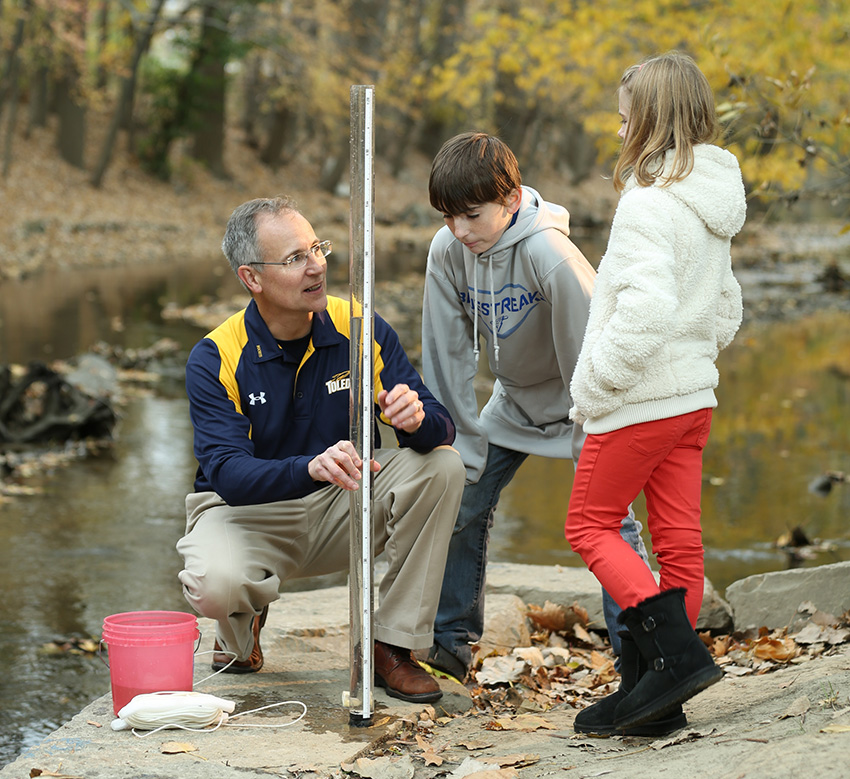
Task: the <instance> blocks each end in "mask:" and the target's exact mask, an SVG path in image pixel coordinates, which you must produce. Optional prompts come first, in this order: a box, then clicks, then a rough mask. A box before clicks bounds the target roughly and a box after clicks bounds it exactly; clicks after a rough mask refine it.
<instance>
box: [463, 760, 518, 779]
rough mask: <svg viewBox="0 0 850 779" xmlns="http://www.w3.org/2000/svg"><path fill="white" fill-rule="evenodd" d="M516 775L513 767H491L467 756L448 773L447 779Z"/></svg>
mask: <svg viewBox="0 0 850 779" xmlns="http://www.w3.org/2000/svg"><path fill="white" fill-rule="evenodd" d="M517 775H518V774H517V772H516V771H515V770H514V769H513V768H496V769H493V768H491V766H490V765H488V764H487V763H482V762H481V761H479V760H475V759H474V758H471V757H467V758H466V759H465V760H464V761H463V762H462V763H461V764H460V765H459V766H458V767H457V768H456V769H455V770H454V771H452V772H451V773H450V774H449V779H515V777H516V776H517Z"/></svg>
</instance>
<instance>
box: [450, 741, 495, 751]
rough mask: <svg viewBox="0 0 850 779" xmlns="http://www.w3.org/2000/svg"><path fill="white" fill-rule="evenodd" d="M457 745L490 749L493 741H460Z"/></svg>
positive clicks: (469, 748) (467, 747)
mask: <svg viewBox="0 0 850 779" xmlns="http://www.w3.org/2000/svg"><path fill="white" fill-rule="evenodd" d="M457 746H459V747H463V748H464V749H468V750H470V751H472V750H473V749H490V748H491V747H492V746H493V742H492V741H458V743H457Z"/></svg>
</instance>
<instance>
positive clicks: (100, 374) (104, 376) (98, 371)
mask: <svg viewBox="0 0 850 779" xmlns="http://www.w3.org/2000/svg"><path fill="white" fill-rule="evenodd" d="M65 381H67V382H68V383H69V384H72V385H73V386H75V387H76V388H77V389H78V390H79V391H80V392H82V393H83V394H84V395H88V396H89V397H90V398H106V399H109V398H112V397H113V396H114V395H115V393H116V392H117V390H118V372H117V371H116V370H115V368H114V367H113V366H112V365H111V364H110V362H109V361H108V360H106V359H104V358H103V357H101V356H100V355H98V354H82V355H80V356H79V357H78V358H77V360H76V365H75V366H73V367H72V368H70V369H69V370H68V372H67V373H66V374H65Z"/></svg>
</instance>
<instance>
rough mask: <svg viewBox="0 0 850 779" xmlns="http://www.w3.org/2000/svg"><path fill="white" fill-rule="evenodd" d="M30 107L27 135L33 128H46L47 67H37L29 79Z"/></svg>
mask: <svg viewBox="0 0 850 779" xmlns="http://www.w3.org/2000/svg"><path fill="white" fill-rule="evenodd" d="M30 84H31V86H30V105H29V121H28V123H27V134H29V133H30V131H31V130H32V129H33V127H47V93H48V89H47V84H48V82H47V65H39V66H38V68H37V69H36V71H35V73H33V75H32V77H31V79H30Z"/></svg>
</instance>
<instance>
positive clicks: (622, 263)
mask: <svg viewBox="0 0 850 779" xmlns="http://www.w3.org/2000/svg"><path fill="white" fill-rule="evenodd" d="M619 109H620V116H621V129H620V132H619V135H620V137H621V138H622V139H623V146H622V151H621V153H620V156H619V159H618V161H617V164H616V167H615V170H614V186H615V188H616V189H617V190H618V191H619V192H620V193H621V197H620V201H619V203H618V206H617V211H616V214H615V216H614V221H613V224H612V227H611V235H610V238H609V242H608V248H607V250H606V252H605V255H604V257H603V258H602V260H601V262H600V265H599V270H598V276H597V279H596V286H595V289H594V294H593V299H592V300H591V305H590V314H589V319H588V325H587V330H586V332H585V336H584V341H583V343H582V349H581V353H580V355H579V359H578V364H577V366H576V370H575V373H574V374H573V379H572V382H571V385H570V390H571V395H572V398H573V402H574V407H573V408H572V409H571V410H570V417H571V418H572V419H573V420H574V421H575V422H576V423H582V424H583V427H584V431H585V433H587V440H586V442H585V444H584V448H583V450H582V453H581V457H580V459H579V463H578V469H577V472H576V478H575V482H574V485H573V489H572V493H571V497H570V505H569V512H568V515H567V519H566V525H565V533H566V538H567V540H568V541H569V543H570V545H571V546H572V548H573V550H574V551H576V552H578V553H579V554H580V555H581V557H582V558H583V559H584V561H585V562H586V563H587V565H588V567H589V568H590V570H591V571H592V572H593V573H594V575H595V576H596V577H597V578H598V579H599V581H600V583H601V584H602V586H603V587H604V588H605V589H606V590H607V591H608V592H609V593H610V594H611V596H612V597H613V598H614V600H615V601H616V602H617V603H618V604H619V605H620V607H621V608H622V609H623V612H622V614H621V615H620V617H619V622H620V624H621V625H622V626H623V628H624V630H623V631H622V632H621V633H620V636H621V637H622V638H623V644H622V655H621V663H622V668H621V672H622V681H621V685H620V689H619V690H618V691H617V692H616V693H614V694H613V695H611V696H608V697H607V698H605V699H603V700H602V701H600V702H599V703H597V704H596V705H594V706H592V707H590V708H588V709H585V710H584V711H582V712H580V714H579V716H578V717H577V718H576V724H575V728H576V730H578V731H580V732H595V733H612V732H619V733H635V734H639V735H656V734H659V733H663V732H665V731H667V732H669V731H670V730H671V729H675V728H676V727H682V726H683V725H684V724H685V723H686V720H685V718H684V714H683V712H682V709H681V704H682V703H683V702H684V701H686V700H687V699H688V698H690V697H692V696H693V695H696V694H697V693H698V692H699V691H700V690H703V689H704V688H706V687H708V686H709V685H711V684H714V683H715V682H717V681H719V680H720V678H721V677H722V676H723V672H722V671H721V670H720V669H719V668H718V667H717V666H716V665H715V663H714V661H713V659H712V657H711V655H710V654H709V652H708V650H707V649H706V648H705V646H704V644H703V643H702V641H701V640H700V638H699V637H698V636H697V634H696V632H695V630H694V628H695V626H696V620H697V616H698V614H699V610H700V605H701V603H702V597H703V588H704V567H703V546H702V530H701V526H700V490H701V485H702V451H703V448H704V447H705V444H706V441H707V439H708V434H709V429H710V426H711V415H712V409H713V408H715V407H716V406H717V399H716V397H715V394H714V388H715V387H716V386H717V384H718V372H717V368H716V367H715V360H716V359H717V355H718V352H719V351H720V350H721V349H723V348H725V347H726V346H727V345H728V344H729V343H730V342H731V341H732V338H733V337H734V335H735V333H736V332H737V330H738V327H739V326H740V323H741V315H742V304H741V288H740V286H739V285H738V283H737V281H736V280H735V277H734V276H733V274H732V267H731V258H730V244H731V239H732V237H733V236H734V235H735V234H736V233H738V232H739V231H740V229H741V227H742V226H743V224H744V219H745V217H746V201H745V193H744V185H743V181H742V178H741V171H740V167H739V165H738V162H737V160H736V159H735V157H734V156H733V155H732V154H730V153H729V152H728V151H725V150H724V149H721V148H720V147H718V146H715V145H713V144H712V142H713V141H714V140H715V139H716V137H717V135H718V122H717V116H716V111H715V104H714V96H713V94H712V91H711V87H710V86H709V84H708V81H707V80H706V78H705V76H704V75H703V74H702V72H701V71H700V70H699V68H698V67H697V65H696V64H695V62H694V61H693V59H691V58H690V57H689V56H687V55H684V54H681V53H678V52H670V53H667V54H664V55H661V56H657V57H653V58H651V59H648V60H646V61H645V62H643V63H642V64H641V65H636V66H633V67H631V68H629V69H627V70H626V71H625V73H624V74H623V78H622V82H621V86H620V90H619ZM641 491H642V492H643V493H644V496H645V498H646V507H647V520H648V521H647V527H648V529H649V532H650V534H651V537H652V549H653V552H654V553H655V555H656V558H657V560H658V563H659V567H660V582H659V583H656V580H655V578H654V577H653V575H652V573H651V572H650V571H649V570H648V569H647V567H646V565H645V564H644V563H643V561H641V559H640V558H639V557H638V555H637V554H636V553H635V552H634V550H633V549H632V548H631V547H630V546H629V545H628V544H626V543H624V542H623V540H622V539H621V538H620V534H619V527H620V520H621V519H622V517H623V515H624V513H625V510H626V507H627V506H628V505H629V504H630V503H631V502H632V501H633V500H634V499H635V498H636V497H637V496H638V494H639V493H640V492H641Z"/></svg>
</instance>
